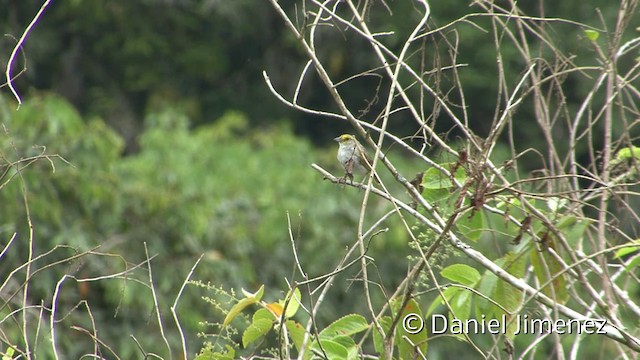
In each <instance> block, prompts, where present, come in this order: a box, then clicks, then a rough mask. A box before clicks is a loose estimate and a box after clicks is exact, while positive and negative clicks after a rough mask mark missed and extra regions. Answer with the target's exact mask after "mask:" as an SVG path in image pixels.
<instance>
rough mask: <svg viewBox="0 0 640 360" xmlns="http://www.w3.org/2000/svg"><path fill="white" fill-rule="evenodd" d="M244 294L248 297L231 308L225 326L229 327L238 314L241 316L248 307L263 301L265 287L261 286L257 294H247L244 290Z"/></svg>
mask: <svg viewBox="0 0 640 360" xmlns="http://www.w3.org/2000/svg"><path fill="white" fill-rule="evenodd" d="M242 293H243V294H244V295H245V296H246V297H245V298H244V299H242V300H240V301H238V303H237V304H235V305H233V307H231V310H229V313H228V314H227V316H226V317H225V318H224V322H223V323H222V325H223V326H227V325H229V324H230V323H231V322H232V321H233V319H235V318H236V316H238V314H240V313H241V312H242V310H244V309H245V308H247V307H248V306H251V305H253V304H256V303H258V302H259V301H260V299H262V295H263V294H264V285H262V286H260V289H258V291H256V292H255V294H252V293H250V292H247V291H245V290H244V289H242Z"/></svg>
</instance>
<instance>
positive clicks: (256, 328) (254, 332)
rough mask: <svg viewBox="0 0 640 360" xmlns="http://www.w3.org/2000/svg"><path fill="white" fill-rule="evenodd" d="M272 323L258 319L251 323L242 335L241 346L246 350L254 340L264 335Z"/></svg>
mask: <svg viewBox="0 0 640 360" xmlns="http://www.w3.org/2000/svg"><path fill="white" fill-rule="evenodd" d="M272 326H273V321H271V320H267V319H258V320H256V321H253V322H252V323H251V325H249V327H247V329H246V330H245V331H244V332H243V333H242V346H243V347H244V348H246V347H247V346H249V345H250V344H251V343H252V342H254V341H255V340H256V339H259V338H261V337H263V336H264V335H266V334H267V333H268V332H269V330H271V327H272Z"/></svg>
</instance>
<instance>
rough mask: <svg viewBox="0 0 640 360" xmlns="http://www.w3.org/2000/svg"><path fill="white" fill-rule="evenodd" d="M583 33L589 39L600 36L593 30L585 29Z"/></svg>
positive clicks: (596, 38) (593, 39)
mask: <svg viewBox="0 0 640 360" xmlns="http://www.w3.org/2000/svg"><path fill="white" fill-rule="evenodd" d="M584 34H585V35H586V36H587V38H588V39H589V40H591V41H596V40H598V37H600V33H599V32H597V31H595V30H585V31H584Z"/></svg>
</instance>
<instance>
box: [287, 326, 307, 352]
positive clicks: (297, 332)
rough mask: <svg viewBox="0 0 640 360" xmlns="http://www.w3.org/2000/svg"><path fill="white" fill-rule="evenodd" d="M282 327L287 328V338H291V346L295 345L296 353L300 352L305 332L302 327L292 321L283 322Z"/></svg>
mask: <svg viewBox="0 0 640 360" xmlns="http://www.w3.org/2000/svg"><path fill="white" fill-rule="evenodd" d="M284 325H285V326H286V327H287V331H289V336H290V337H291V340H292V341H293V345H295V347H296V349H297V350H298V351H300V349H301V348H302V342H303V341H304V336H305V334H306V330H305V329H304V327H303V326H302V325H300V324H299V323H297V322H295V321H293V320H287V321H285V323H284ZM311 339H313V338H311ZM310 342H311V341H309V342H308V343H310ZM308 343H307V344H308Z"/></svg>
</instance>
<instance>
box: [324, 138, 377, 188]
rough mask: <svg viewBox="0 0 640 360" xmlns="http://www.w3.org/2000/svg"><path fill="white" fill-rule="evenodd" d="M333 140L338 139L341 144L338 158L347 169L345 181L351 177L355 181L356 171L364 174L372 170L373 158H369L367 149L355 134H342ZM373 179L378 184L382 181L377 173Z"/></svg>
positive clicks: (345, 169)
mask: <svg viewBox="0 0 640 360" xmlns="http://www.w3.org/2000/svg"><path fill="white" fill-rule="evenodd" d="M333 140H334V141H337V142H338V145H339V148H338V156H337V158H338V162H340V165H342V167H343V168H344V171H345V175H344V177H343V178H342V180H343V181H345V180H346V179H347V178H349V180H351V181H352V182H353V173H354V172H357V173H360V174H363V175H367V174H369V173H370V172H371V163H372V162H371V158H369V155H367V151H366V150H365V149H364V147H363V146H362V144H360V142H358V140H357V139H356V137H355V135H349V134H342V135H340V136H338V137H337V138H335V139H333ZM373 179H374V180H375V181H376V182H377V183H378V184H379V183H380V180H379V179H378V176H377V175H375V174H374V178H373Z"/></svg>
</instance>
